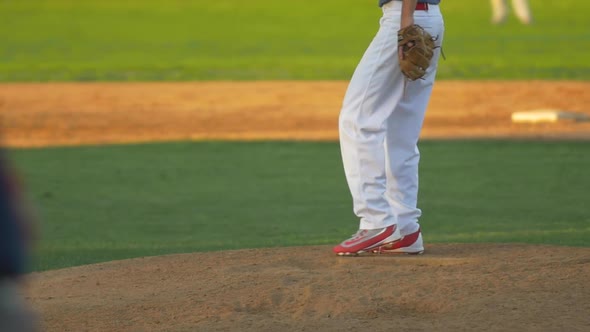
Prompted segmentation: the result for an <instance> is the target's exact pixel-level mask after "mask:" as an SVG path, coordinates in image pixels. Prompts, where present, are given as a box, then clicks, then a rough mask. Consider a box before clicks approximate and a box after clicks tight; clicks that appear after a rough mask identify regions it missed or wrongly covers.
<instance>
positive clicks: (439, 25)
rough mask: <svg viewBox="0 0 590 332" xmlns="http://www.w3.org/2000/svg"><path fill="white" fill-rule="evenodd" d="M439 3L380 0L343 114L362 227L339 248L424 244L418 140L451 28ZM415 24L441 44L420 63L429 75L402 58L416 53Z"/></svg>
mask: <svg viewBox="0 0 590 332" xmlns="http://www.w3.org/2000/svg"><path fill="white" fill-rule="evenodd" d="M439 2H440V0H419V1H416V0H380V2H379V5H380V6H381V8H382V11H383V16H382V18H381V20H380V28H379V30H378V32H377V34H376V36H375V37H374V39H373V41H372V42H371V43H370V45H369V47H368V49H367V50H366V52H365V54H364V55H363V57H362V59H361V61H360V63H359V64H358V66H357V68H356V70H355V72H354V74H353V76H352V79H351V81H350V83H349V86H348V89H347V91H346V95H345V97H344V101H343V105H342V109H341V113H340V119H339V131H340V146H341V153H342V161H343V165H344V171H345V175H346V179H347V182H348V186H349V189H350V192H351V194H352V198H353V208H354V213H355V214H356V215H357V216H358V218H359V219H360V226H359V230H358V231H357V232H356V233H355V234H353V235H352V236H351V237H350V238H348V239H346V240H344V241H343V242H342V243H340V244H339V245H337V246H336V247H334V249H333V251H334V252H335V253H336V254H338V255H357V254H360V253H366V252H381V253H408V254H420V253H422V252H423V251H424V246H423V243H422V234H421V231H420V226H419V224H418V218H419V217H420V215H421V211H420V209H418V208H417V207H416V205H417V197H418V162H419V159H420V153H419V151H418V147H417V143H418V138H419V135H420V130H421V128H422V122H423V120H424V114H425V112H426V107H427V105H428V101H429V99H430V95H431V92H432V86H433V84H434V78H435V75H436V70H437V62H438V58H439V55H440V45H441V43H442V40H443V34H444V22H443V17H442V14H441V11H440V9H439ZM416 26H418V27H422V28H423V30H425V31H426V32H427V33H428V34H429V35H430V36H433V37H432V38H429V39H428V40H429V41H430V42H434V43H433V44H436V48H434V49H433V50H431V53H430V57H429V61H426V62H425V64H424V65H421V67H417V71H422V73H421V75H423V76H422V77H420V75H418V76H412V75H411V74H412V73H409V72H408V71H407V70H404V66H405V65H404V64H403V63H402V62H403V61H404V60H407V59H406V58H407V57H409V55H408V54H409V53H408V54H406V49H410V48H411V47H412V46H415V44H417V40H416V38H413V37H412V38H410V41H409V42H406V41H405V39H407V38H406V37H405V36H403V33H402V30H404V29H407V28H411V27H416ZM398 39H399V41H398ZM402 41H403V42H402ZM422 53H424V52H422Z"/></svg>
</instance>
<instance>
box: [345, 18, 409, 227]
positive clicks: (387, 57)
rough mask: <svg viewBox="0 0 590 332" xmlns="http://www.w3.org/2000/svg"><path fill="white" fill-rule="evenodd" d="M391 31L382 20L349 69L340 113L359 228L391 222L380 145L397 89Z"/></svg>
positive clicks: (388, 23)
mask: <svg viewBox="0 0 590 332" xmlns="http://www.w3.org/2000/svg"><path fill="white" fill-rule="evenodd" d="M398 24H399V23H398ZM396 33H397V29H396V28H395V27H394V26H393V22H391V21H390V20H388V19H382V24H381V28H380V30H379V32H378V33H377V35H376V36H375V39H374V40H373V42H372V43H371V45H370V46H369V48H368V49H367V51H366V52H365V54H364V56H363V58H362V60H361V62H360V63H359V65H358V67H357V68H356V70H355V73H354V75H353V77H352V79H351V82H350V85H349V87H348V90H347V92H346V96H345V98H344V102H343V106H342V110H341V113H340V119H339V127H340V147H341V153H342V161H343V165H344V170H345V174H346V179H347V182H348V186H349V189H350V192H351V194H352V198H353V204H354V212H355V214H356V215H357V216H358V217H359V218H360V228H361V229H378V228H383V227H386V226H389V225H392V224H395V223H396V220H395V219H394V218H393V215H392V213H391V207H390V206H389V203H388V201H387V199H386V198H385V191H386V177H385V150H384V141H385V133H386V129H387V118H388V117H389V115H390V114H391V112H392V111H393V109H394V107H395V105H396V104H397V102H398V100H399V99H400V98H401V95H402V92H403V80H402V79H401V72H400V71H399V67H398V66H396V65H395V64H396V61H397V36H396Z"/></svg>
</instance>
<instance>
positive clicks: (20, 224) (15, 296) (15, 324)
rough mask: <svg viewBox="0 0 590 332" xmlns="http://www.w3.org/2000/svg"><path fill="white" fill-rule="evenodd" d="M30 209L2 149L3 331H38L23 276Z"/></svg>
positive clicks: (0, 282) (0, 255) (0, 284)
mask: <svg viewBox="0 0 590 332" xmlns="http://www.w3.org/2000/svg"><path fill="white" fill-rule="evenodd" d="M29 213H30V211H29V210H28V209H27V208H26V206H25V201H24V199H23V195H22V192H21V186H20V183H19V181H18V178H17V177H16V173H15V172H14V170H13V169H12V168H11V167H10V165H9V164H8V161H7V159H6V156H5V153H4V151H2V150H1V149H0V331H1V332H13V331H14V332H30V331H39V329H38V326H37V316H36V314H35V313H34V312H33V311H32V310H31V309H30V308H29V306H28V305H27V304H26V303H25V300H24V297H23V295H22V290H21V287H22V278H23V275H24V274H25V272H26V268H27V261H28V257H29V248H30V242H31V238H30V235H31V218H30V217H29Z"/></svg>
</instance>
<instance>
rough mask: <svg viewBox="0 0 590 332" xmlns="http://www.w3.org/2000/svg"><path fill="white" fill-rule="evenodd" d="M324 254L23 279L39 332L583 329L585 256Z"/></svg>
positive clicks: (213, 256)
mask: <svg viewBox="0 0 590 332" xmlns="http://www.w3.org/2000/svg"><path fill="white" fill-rule="evenodd" d="M330 249H331V248H330V247H328V246H313V247H292V248H276V249H254V250H237V251H225V252H213V253H194V254H181V255H169V256H159V257H147V258H138V259H131V260H124V261H115V262H108V263H103V264H96V265H89V266H80V267H75V268H69V269H64V270H56V271H49V272H43V273H36V274H33V275H32V278H31V284H30V288H31V289H30V294H34V296H33V297H31V298H30V301H31V302H32V303H33V305H34V307H35V308H37V309H38V310H39V311H40V312H41V313H42V315H43V320H44V321H45V327H46V330H47V331H273V332H274V331H282V332H286V331H582V330H585V331H587V328H588V326H590V316H589V315H588V313H589V312H590V301H589V299H590V283H589V282H588V281H589V279H588V276H590V248H569V247H555V246H532V245H497V244H494V245H491V244H490V245H485V244H484V245H465V244H461V245H459V244H457V245H432V246H427V247H426V253H425V254H424V255H422V256H385V255H381V256H369V257H337V256H334V255H333V254H332V253H331V252H330Z"/></svg>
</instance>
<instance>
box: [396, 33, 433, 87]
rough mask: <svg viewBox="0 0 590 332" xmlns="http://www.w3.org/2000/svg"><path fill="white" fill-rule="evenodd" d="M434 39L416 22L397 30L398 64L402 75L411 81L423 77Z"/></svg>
mask: <svg viewBox="0 0 590 332" xmlns="http://www.w3.org/2000/svg"><path fill="white" fill-rule="evenodd" d="M434 40H435V38H433V37H432V36H431V35H430V34H429V33H428V32H427V31H426V30H424V28H422V27H421V26H419V25H417V24H414V25H410V26H407V27H405V28H403V29H401V30H399V31H398V33H397V44H398V47H399V51H400V56H399V66H400V68H401V70H402V73H403V74H404V76H406V77H407V78H409V79H410V80H412V81H414V80H417V79H419V78H422V77H424V75H425V74H426V69H428V66H429V65H430V60H431V59H432V56H433V55H434V49H435V46H434Z"/></svg>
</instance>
